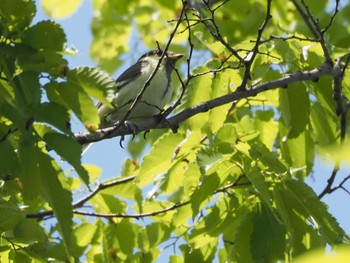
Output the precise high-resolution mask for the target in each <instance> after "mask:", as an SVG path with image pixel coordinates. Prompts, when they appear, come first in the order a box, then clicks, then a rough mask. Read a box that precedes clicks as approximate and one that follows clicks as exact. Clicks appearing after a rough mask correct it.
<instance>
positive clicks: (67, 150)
mask: <svg viewBox="0 0 350 263" xmlns="http://www.w3.org/2000/svg"><path fill="white" fill-rule="evenodd" d="M43 137H44V141H45V142H46V143H47V144H48V146H49V147H50V148H51V149H52V150H54V151H56V152H57V153H58V154H59V155H60V156H61V157H62V158H63V159H64V160H66V161H67V162H69V163H70V164H71V165H72V166H73V167H74V169H75V170H76V172H77V173H78V175H79V177H80V178H81V179H82V180H83V181H84V183H85V184H86V185H89V175H88V173H87V171H86V170H85V168H84V167H83V166H82V165H81V161H80V158H81V145H80V144H79V143H78V142H77V141H76V140H75V139H73V138H71V137H68V136H66V135H63V134H60V133H56V132H47V133H45V134H44V136H43Z"/></svg>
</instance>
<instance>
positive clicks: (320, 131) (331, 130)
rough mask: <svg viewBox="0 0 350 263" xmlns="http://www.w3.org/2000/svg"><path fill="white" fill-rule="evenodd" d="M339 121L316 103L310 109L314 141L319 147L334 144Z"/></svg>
mask: <svg viewBox="0 0 350 263" xmlns="http://www.w3.org/2000/svg"><path fill="white" fill-rule="evenodd" d="M338 122H339V120H338V119H337V118H336V117H335V116H334V115H332V114H330V113H329V111H327V110H326V109H325V108H324V105H323V104H321V103H319V102H316V103H313V104H312V107H311V124H312V132H313V134H314V136H315V140H316V141H317V143H318V144H319V145H320V146H324V145H330V144H333V143H334V142H336V138H337V136H338V134H337V133H338V132H337V128H338Z"/></svg>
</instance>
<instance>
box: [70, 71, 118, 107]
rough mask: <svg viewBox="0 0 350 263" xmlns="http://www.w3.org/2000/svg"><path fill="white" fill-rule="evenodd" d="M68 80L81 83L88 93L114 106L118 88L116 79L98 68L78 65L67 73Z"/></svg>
mask: <svg viewBox="0 0 350 263" xmlns="http://www.w3.org/2000/svg"><path fill="white" fill-rule="evenodd" d="M67 78H68V81H69V82H70V83H74V84H76V85H79V86H80V87H81V88H82V89H83V90H84V91H85V92H86V93H87V94H88V95H90V96H92V97H94V98H96V99H98V100H99V101H100V102H102V103H103V104H106V105H109V106H110V107H112V105H111V102H112V100H113V98H114V96H115V92H116V90H117V87H116V82H115V80H114V79H113V78H112V77H111V76H110V75H109V74H107V73H105V72H104V71H101V70H100V69H98V68H90V67H78V68H74V69H72V70H70V71H69V72H68V74H67Z"/></svg>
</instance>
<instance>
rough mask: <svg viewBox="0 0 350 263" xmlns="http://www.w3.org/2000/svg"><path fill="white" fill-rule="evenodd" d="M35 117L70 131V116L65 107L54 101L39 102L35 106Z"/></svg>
mask: <svg viewBox="0 0 350 263" xmlns="http://www.w3.org/2000/svg"><path fill="white" fill-rule="evenodd" d="M35 119H36V120H37V121H39V122H46V123H48V124H51V125H53V126H55V127H56V128H58V129H60V130H61V131H63V132H69V133H70V118H69V114H68V111H67V109H66V108H64V107H63V106H62V105H60V104H57V103H54V102H44V103H41V104H40V105H39V106H38V107H37V108H35Z"/></svg>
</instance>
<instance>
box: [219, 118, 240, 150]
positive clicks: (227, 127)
mask: <svg viewBox="0 0 350 263" xmlns="http://www.w3.org/2000/svg"><path fill="white" fill-rule="evenodd" d="M237 139H238V134H237V130H236V127H235V125H233V124H232V123H226V124H224V125H223V126H222V127H221V128H219V130H218V131H217V133H216V136H215V138H214V143H215V146H216V147H218V151H219V152H220V153H223V154H226V153H232V152H233V146H234V145H235V144H236V141H237Z"/></svg>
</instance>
